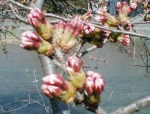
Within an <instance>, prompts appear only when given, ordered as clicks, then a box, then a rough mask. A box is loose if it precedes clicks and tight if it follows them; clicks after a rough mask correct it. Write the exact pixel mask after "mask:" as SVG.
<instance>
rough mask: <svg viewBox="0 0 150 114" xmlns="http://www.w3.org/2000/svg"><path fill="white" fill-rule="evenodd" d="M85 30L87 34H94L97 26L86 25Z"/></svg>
mask: <svg viewBox="0 0 150 114" xmlns="http://www.w3.org/2000/svg"><path fill="white" fill-rule="evenodd" d="M83 30H84V32H85V34H91V33H92V32H94V30H95V26H93V25H90V24H86V25H85V26H84V27H83Z"/></svg>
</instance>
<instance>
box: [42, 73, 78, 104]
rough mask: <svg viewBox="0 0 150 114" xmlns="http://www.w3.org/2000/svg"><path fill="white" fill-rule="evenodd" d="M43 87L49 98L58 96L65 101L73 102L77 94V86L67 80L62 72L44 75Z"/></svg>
mask: <svg viewBox="0 0 150 114" xmlns="http://www.w3.org/2000/svg"><path fill="white" fill-rule="evenodd" d="M42 80H43V84H42V86H41V89H42V91H43V93H44V94H45V95H46V96H47V97H49V98H57V99H59V100H61V101H63V102H65V103H72V102H73V101H74V99H75V96H76V88H75V87H74V86H73V85H72V84H71V83H70V82H68V81H65V80H64V78H63V77H62V76H61V75H60V74H50V75H48V76H45V77H43V79H42Z"/></svg>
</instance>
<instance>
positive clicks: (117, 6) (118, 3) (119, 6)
mask: <svg viewBox="0 0 150 114" xmlns="http://www.w3.org/2000/svg"><path fill="white" fill-rule="evenodd" d="M121 7H122V5H121V2H117V4H116V8H117V10H118V9H121Z"/></svg>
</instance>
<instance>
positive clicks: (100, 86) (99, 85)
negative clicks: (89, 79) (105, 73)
mask: <svg viewBox="0 0 150 114" xmlns="http://www.w3.org/2000/svg"><path fill="white" fill-rule="evenodd" d="M95 91H96V93H98V94H101V92H103V91H104V80H103V79H96V80H95Z"/></svg>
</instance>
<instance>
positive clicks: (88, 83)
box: [85, 77, 94, 95]
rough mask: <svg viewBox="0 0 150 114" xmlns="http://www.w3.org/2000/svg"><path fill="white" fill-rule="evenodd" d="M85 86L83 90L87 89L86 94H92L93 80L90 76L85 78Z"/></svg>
mask: <svg viewBox="0 0 150 114" xmlns="http://www.w3.org/2000/svg"><path fill="white" fill-rule="evenodd" d="M85 83H86V86H85V90H86V91H87V93H88V94H90V95H91V94H93V93H94V80H93V79H92V78H91V77H87V78H86V82H85Z"/></svg>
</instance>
